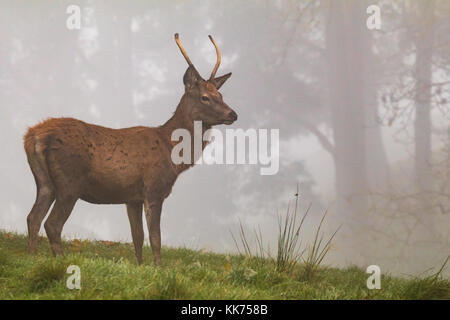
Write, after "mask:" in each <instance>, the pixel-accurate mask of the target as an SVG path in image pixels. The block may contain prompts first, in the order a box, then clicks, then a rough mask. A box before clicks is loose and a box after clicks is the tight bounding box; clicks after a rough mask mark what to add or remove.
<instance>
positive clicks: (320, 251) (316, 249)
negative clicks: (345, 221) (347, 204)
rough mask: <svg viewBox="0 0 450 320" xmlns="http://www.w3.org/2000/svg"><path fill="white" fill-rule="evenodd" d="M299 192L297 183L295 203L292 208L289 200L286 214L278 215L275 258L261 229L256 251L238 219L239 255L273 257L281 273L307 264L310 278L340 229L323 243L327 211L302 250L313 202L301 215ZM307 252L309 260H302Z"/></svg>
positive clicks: (237, 244) (256, 237)
mask: <svg viewBox="0 0 450 320" xmlns="http://www.w3.org/2000/svg"><path fill="white" fill-rule="evenodd" d="M298 198H299V192H298V185H297V192H296V194H295V201H294V206H293V207H291V203H290V202H288V205H287V209H286V213H285V214H284V215H283V216H281V215H278V241H277V252H276V257H275V258H272V257H271V256H270V250H268V249H266V248H265V247H264V242H263V236H262V232H261V229H260V228H259V227H258V231H256V230H255V231H254V233H255V235H254V236H255V242H256V248H255V250H254V251H253V250H252V247H251V245H250V241H249V237H248V236H247V234H246V232H245V231H244V227H243V225H242V222H241V221H239V240H238V239H236V237H235V236H234V235H233V233H232V232H231V236H232V238H233V241H234V243H235V246H236V248H237V251H238V253H239V254H242V255H245V256H247V257H256V258H260V259H259V260H260V261H264V259H274V260H275V265H276V270H277V271H278V272H284V273H291V272H292V271H293V269H294V267H295V266H296V265H297V264H299V263H300V262H303V263H304V276H305V277H306V278H311V277H312V276H313V275H314V274H315V272H316V270H317V268H318V267H319V265H320V264H321V263H322V261H323V259H324V258H325V256H326V255H327V253H328V252H329V250H330V248H331V241H332V240H333V238H334V237H335V235H336V233H337V232H338V230H339V228H338V229H337V230H336V231H335V232H334V233H333V235H332V236H331V237H330V238H329V239H328V240H327V241H326V242H325V243H324V242H323V236H324V235H323V233H321V229H322V225H323V222H324V220H325V217H326V215H327V213H326V212H325V214H324V216H323V217H322V220H321V221H320V224H319V226H318V228H317V230H316V232H315V238H314V242H313V243H312V245H310V246H307V247H306V248H304V249H302V239H301V236H302V233H301V230H302V226H303V224H304V221H305V219H306V217H307V215H308V213H309V212H310V209H311V205H309V207H308V208H307V209H306V211H305V213H304V214H303V215H302V216H301V217H300V215H299V212H298V207H299V199H298ZM305 252H307V253H308V255H307V257H306V259H303V255H304V254H305Z"/></svg>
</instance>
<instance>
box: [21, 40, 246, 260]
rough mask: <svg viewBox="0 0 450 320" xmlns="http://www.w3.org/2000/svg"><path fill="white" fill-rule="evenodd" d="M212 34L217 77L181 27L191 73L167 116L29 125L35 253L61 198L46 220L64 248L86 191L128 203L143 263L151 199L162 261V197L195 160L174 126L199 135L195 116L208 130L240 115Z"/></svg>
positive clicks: (55, 242) (151, 224)
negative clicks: (176, 158)
mask: <svg viewBox="0 0 450 320" xmlns="http://www.w3.org/2000/svg"><path fill="white" fill-rule="evenodd" d="M209 38H210V40H211V42H212V43H213V45H214V47H215V49H216V53H217V62H216V65H215V66H214V69H213V71H212V72H211V76H210V78H209V79H208V80H204V79H203V78H202V77H201V76H200V74H199V73H198V71H197V70H196V69H195V67H194V65H193V64H192V62H191V60H190V59H189V57H188V55H187V53H186V51H185V50H184V48H183V46H182V45H181V43H180V40H179V38H178V34H175V41H176V43H177V45H178V47H179V49H180V51H181V53H182V54H183V56H184V58H185V59H186V61H187V63H188V65H189V67H188V68H187V70H186V72H185V74H184V76H183V82H184V87H185V92H184V94H183V96H182V98H181V100H180V102H179V104H178V106H177V108H176V110H175V113H174V114H173V116H172V117H171V118H170V119H169V120H168V121H167V122H166V123H165V124H163V125H161V126H159V127H145V126H139V127H131V128H123V129H112V128H106V127H102V126H98V125H94V124H88V123H85V122H83V121H80V120H77V119H73V118H50V119H47V120H45V121H43V122H42V123H39V124H37V125H36V126H34V127H31V128H29V129H28V131H27V133H26V134H25V136H24V147H25V152H26V154H27V159H28V163H29V165H30V168H31V171H32V173H33V176H34V179H35V182H36V188H37V193H36V201H35V203H34V205H33V208H32V209H31V212H30V213H29V215H28V217H27V224H28V246H29V250H30V252H31V253H35V252H36V250H37V240H38V233H39V229H40V226H41V223H42V221H43V219H44V217H45V216H46V214H47V211H48V210H49V209H50V206H51V205H52V203H53V202H55V203H54V205H53V208H52V210H51V212H50V215H49V217H48V218H47V220H46V221H45V224H44V228H45V232H46V234H47V237H48V240H49V242H50V246H51V250H52V252H53V255H55V256H56V255H58V254H63V250H62V243H61V231H62V229H63V226H64V223H65V222H66V221H67V218H68V217H69V215H70V213H71V212H72V209H73V207H74V205H75V203H76V202H77V200H78V199H82V200H84V201H87V202H90V203H94V204H126V208H127V214H128V218H129V220H130V226H131V235H132V238H133V244H134V248H135V253H136V258H137V260H138V263H139V264H141V263H142V245H143V242H144V230H143V219H142V207H144V211H145V218H146V220H147V227H148V231H149V238H150V244H151V247H152V251H153V257H154V261H155V264H156V265H160V264H161V254H160V251H161V231H160V217H161V208H162V204H163V201H164V200H165V198H167V196H168V195H169V194H170V193H171V190H172V186H173V185H174V183H175V180H176V179H177V177H178V176H179V175H180V173H182V172H183V171H185V170H186V169H188V168H190V167H191V166H192V165H193V164H184V163H182V164H174V163H173V162H172V160H171V150H172V148H173V147H174V145H175V144H176V143H177V142H174V141H172V140H171V134H172V132H173V131H174V130H175V129H178V128H184V129H187V130H188V131H189V132H190V133H191V136H193V131H194V124H193V122H194V121H202V123H203V132H205V131H206V130H208V129H210V128H211V127H212V126H215V125H220V124H231V123H233V122H234V121H236V120H237V114H236V113H235V112H234V111H233V110H232V109H231V108H230V107H229V106H228V105H227V104H226V103H224V102H223V100H222V95H221V94H220V93H219V91H218V90H219V88H220V87H221V86H222V85H223V84H224V83H225V81H226V80H227V79H228V78H229V77H230V76H231V73H228V74H226V75H223V76H220V77H215V75H216V72H217V69H218V68H219V65H220V60H221V58H220V51H219V48H218V46H217V44H216V42H215V41H214V39H213V38H212V37H211V36H209ZM192 140H193V139H192ZM192 143H193V142H192ZM205 146H206V143H204V144H203V148H204V147H205ZM192 150H194V148H192Z"/></svg>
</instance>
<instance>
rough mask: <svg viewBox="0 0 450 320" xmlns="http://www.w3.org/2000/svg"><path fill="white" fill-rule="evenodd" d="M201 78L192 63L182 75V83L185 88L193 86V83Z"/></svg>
mask: <svg viewBox="0 0 450 320" xmlns="http://www.w3.org/2000/svg"><path fill="white" fill-rule="evenodd" d="M200 79H201V77H200V74H199V73H198V71H197V70H196V69H195V67H194V66H193V65H190V66H189V68H187V70H186V72H185V73H184V76H183V83H184V86H185V88H186V89H190V88H192V87H194V85H195V84H196V83H197V82H198V81H199V80H200Z"/></svg>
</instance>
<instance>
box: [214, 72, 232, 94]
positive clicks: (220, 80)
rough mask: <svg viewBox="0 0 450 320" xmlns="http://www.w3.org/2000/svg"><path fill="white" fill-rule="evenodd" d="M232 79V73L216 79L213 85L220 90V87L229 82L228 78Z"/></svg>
mask: <svg viewBox="0 0 450 320" xmlns="http://www.w3.org/2000/svg"><path fill="white" fill-rule="evenodd" d="M229 77H231V72H230V73H227V74H224V75H223V76H220V77H217V78H214V79H213V80H212V83H213V84H214V86H215V87H216V89H217V90H219V89H220V87H221V86H222V85H223V84H224V83H225V81H227V80H228V78H229Z"/></svg>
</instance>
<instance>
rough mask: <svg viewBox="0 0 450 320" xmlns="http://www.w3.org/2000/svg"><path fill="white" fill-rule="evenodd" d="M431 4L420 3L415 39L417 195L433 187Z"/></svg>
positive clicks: (427, 2) (426, 2)
mask: <svg viewBox="0 0 450 320" xmlns="http://www.w3.org/2000/svg"><path fill="white" fill-rule="evenodd" d="M434 3H435V2H434V0H431V1H420V2H419V3H418V11H419V14H421V15H422V17H423V18H422V19H421V20H422V21H423V24H424V25H423V28H420V30H419V32H420V34H419V35H418V37H417V38H416V39H417V40H416V51H417V56H416V57H417V58H416V77H417V78H416V95H415V105H416V119H415V123H414V136H415V172H416V175H415V178H416V185H417V188H418V190H419V191H420V192H430V191H431V189H432V185H433V179H432V172H431V62H432V61H431V59H432V54H433V36H434V30H433V11H434Z"/></svg>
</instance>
